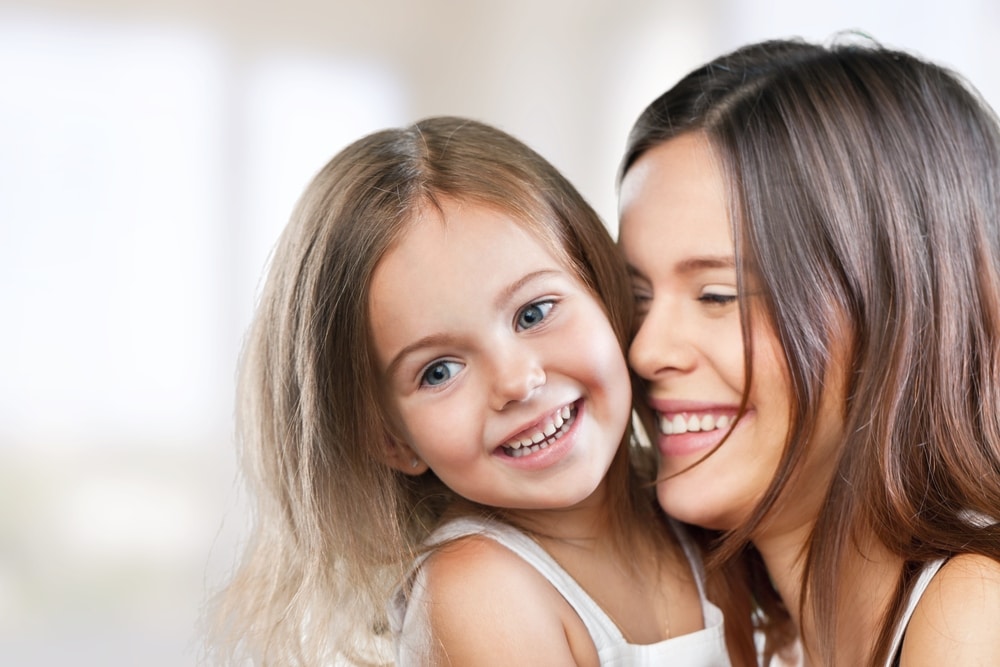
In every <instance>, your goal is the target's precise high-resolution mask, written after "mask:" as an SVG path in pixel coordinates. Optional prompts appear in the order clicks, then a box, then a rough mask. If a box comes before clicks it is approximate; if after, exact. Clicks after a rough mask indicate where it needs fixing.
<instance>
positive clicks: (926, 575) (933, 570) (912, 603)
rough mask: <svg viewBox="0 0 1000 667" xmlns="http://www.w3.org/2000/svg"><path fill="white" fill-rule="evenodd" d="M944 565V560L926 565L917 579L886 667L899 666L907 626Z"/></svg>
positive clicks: (895, 633)
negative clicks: (925, 592)
mask: <svg viewBox="0 0 1000 667" xmlns="http://www.w3.org/2000/svg"><path fill="white" fill-rule="evenodd" d="M942 565H944V559H941V560H935V561H931V562H930V563H927V564H926V565H924V570H923V572H921V573H920V575H919V576H918V577H917V581H916V583H915V584H914V585H913V590H911V591H910V599H909V600H908V601H907V603H906V610H905V611H904V612H903V615H902V616H901V617H900V619H899V624H898V625H897V626H896V631H895V632H894V633H893V635H892V644H891V646H892V650H890V651H889V658H888V660H886V662H885V667H893V665H895V664H897V661H898V660H899V653H900V650H901V649H902V648H903V636H904V635H905V634H906V626H907V625H909V624H910V618H911V617H912V616H913V611H914V610H915V609H916V608H917V604H919V603H920V598H921V597H923V594H924V591H926V590H927V586H928V584H930V583H931V579H933V578H934V575H935V574H937V573H938V570H940V569H941V566H942Z"/></svg>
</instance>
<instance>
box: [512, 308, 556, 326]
mask: <svg viewBox="0 0 1000 667" xmlns="http://www.w3.org/2000/svg"><path fill="white" fill-rule="evenodd" d="M553 306H555V302H553V301H538V302H536V303H532V304H529V305H527V306H525V307H524V308H522V309H521V311H520V312H519V313H518V314H517V329H518V331H523V330H524V329H530V328H532V327H534V326H536V325H538V323H539V322H541V321H542V320H544V319H545V317H546V316H547V315H548V314H549V311H551V310H552V307H553Z"/></svg>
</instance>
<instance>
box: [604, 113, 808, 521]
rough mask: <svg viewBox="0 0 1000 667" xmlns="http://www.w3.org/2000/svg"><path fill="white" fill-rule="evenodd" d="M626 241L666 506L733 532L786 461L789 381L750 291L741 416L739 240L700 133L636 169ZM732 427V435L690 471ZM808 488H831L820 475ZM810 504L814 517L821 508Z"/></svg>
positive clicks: (630, 182)
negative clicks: (749, 370)
mask: <svg viewBox="0 0 1000 667" xmlns="http://www.w3.org/2000/svg"><path fill="white" fill-rule="evenodd" d="M619 239H620V241H619V242H620V246H621V248H622V250H623V252H624V254H625V257H626V259H627V261H628V263H629V266H630V270H631V273H632V283H633V291H634V294H635V297H636V304H637V313H638V322H637V325H638V330H637V332H636V334H635V338H634V339H633V341H632V345H631V348H630V350H629V362H630V363H631V365H632V368H633V369H634V370H635V372H636V373H637V374H638V375H639V376H641V377H642V378H643V379H644V380H645V386H646V391H647V395H646V398H647V400H648V403H649V405H650V406H651V408H652V410H653V413H654V415H655V421H656V424H655V427H656V432H655V433H654V434H651V435H653V436H654V437H653V440H654V442H655V443H656V445H657V446H658V449H659V452H660V454H661V459H660V478H661V481H660V482H659V484H658V486H657V494H658V497H659V500H660V504H661V505H662V506H663V508H664V510H666V512H667V513H669V514H671V515H673V516H675V517H677V518H678V519H681V520H682V521H686V522H689V523H693V524H697V525H701V526H705V527H709V528H716V529H730V528H735V527H737V526H739V525H740V524H741V523H742V522H743V521H744V520H745V519H746V518H747V517H748V515H749V512H750V511H751V510H752V509H753V508H754V506H755V505H756V504H757V502H758V501H759V500H760V499H761V497H762V495H763V493H764V491H765V490H766V489H767V488H768V486H769V485H770V483H771V480H772V479H773V477H774V474H775V471H776V469H777V466H778V462H779V460H780V459H781V455H782V452H783V448H784V444H785V440H786V437H787V434H788V429H789V420H790V409H791V403H790V400H789V399H790V385H789V380H788V374H787V368H786V364H785V361H784V357H783V354H782V350H781V347H780V344H779V342H778V340H777V337H776V336H775V334H774V331H773V330H772V328H771V327H770V326H769V325H768V324H767V323H766V318H765V317H764V316H763V314H762V313H760V311H759V309H758V308H757V307H756V304H755V303H754V302H753V299H754V296H753V289H754V288H753V285H748V286H746V292H747V293H748V294H745V295H744V296H743V298H749V299H751V302H750V303H748V304H747V306H748V307H749V310H750V311H751V313H760V314H759V315H752V316H751V322H750V327H749V331H750V335H751V338H752V342H753V345H752V347H753V353H752V354H753V358H752V364H753V375H752V381H751V383H750V387H749V392H748V397H747V404H746V410H745V412H744V414H743V415H742V416H741V417H740V418H739V419H738V420H737V419H736V417H737V413H738V411H739V406H740V402H741V400H742V397H743V393H744V388H745V385H746V377H745V369H744V345H743V337H742V336H743V335H742V328H741V321H740V310H739V304H738V298H740V297H739V296H738V293H737V279H736V278H737V276H736V265H735V256H734V244H733V238H732V235H731V231H730V224H729V208H728V204H727V198H726V190H725V185H724V181H723V176H722V172H721V171H720V169H719V166H718V164H717V163H716V161H715V158H714V155H713V152H712V149H711V146H710V144H709V143H708V141H707V139H706V138H705V137H704V136H703V135H701V134H697V133H691V134H686V135H681V136H679V137H677V138H674V139H671V140H669V141H667V142H666V143H663V144H661V145H659V146H657V147H655V148H652V149H650V150H649V151H647V152H646V153H645V154H644V155H643V156H642V157H640V158H639V160H638V161H636V163H635V164H634V165H633V166H632V167H631V168H630V169H629V171H628V173H627V174H626V176H625V178H624V180H623V181H622V187H621V201H620V232H619ZM734 421H735V425H734ZM730 428H731V429H732V433H731V435H730V436H729V438H728V440H726V442H725V443H724V444H723V445H722V446H721V447H720V448H719V449H718V450H717V451H715V452H714V453H712V454H711V456H709V457H708V458H707V459H706V460H704V461H703V462H701V463H699V464H698V465H694V464H695V463H696V462H698V461H699V460H700V459H701V458H702V457H704V456H705V455H706V454H708V453H709V452H711V451H712V449H713V448H714V447H716V446H717V445H718V444H719V442H720V441H721V440H722V439H723V437H725V435H726V433H727V432H729V430H730ZM809 467H811V466H809ZM812 484H813V486H816V487H821V488H825V484H823V483H822V480H818V479H813V480H812ZM803 486H806V485H803ZM806 493H811V494H812V495H816V493H817V492H816V491H812V492H809V491H808V490H807V491H806ZM808 505H809V506H810V509H809V510H807V511H806V514H807V515H811V514H813V508H814V507H815V503H808ZM800 506H801V507H803V508H805V506H806V504H802V505H800ZM793 513H794V512H793Z"/></svg>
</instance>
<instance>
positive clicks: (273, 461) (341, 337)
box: [218, 117, 651, 665]
mask: <svg viewBox="0 0 1000 667" xmlns="http://www.w3.org/2000/svg"><path fill="white" fill-rule="evenodd" d="M442 197H448V198H452V199H455V200H459V201H463V202H472V203H476V204H480V205H485V206H489V207H492V208H494V209H497V210H500V211H503V212H506V213H509V214H510V216H511V217H512V218H514V219H515V220H517V221H519V222H523V223H524V224H525V225H527V226H528V227H529V228H530V229H531V230H533V232H534V233H536V234H537V235H538V237H539V238H541V239H542V240H543V242H545V243H547V244H549V246H550V247H551V248H552V249H553V250H554V251H555V252H557V253H558V255H557V256H560V257H562V258H564V259H565V261H566V262H567V264H568V265H569V266H571V267H572V268H573V270H574V271H575V273H576V274H577V275H578V276H579V278H580V279H581V280H582V281H583V282H584V283H585V284H586V285H587V286H588V287H589V288H590V289H591V290H592V291H593V293H594V294H595V296H596V298H597V299H598V300H599V301H600V302H601V303H602V304H603V306H604V308H605V311H606V313H607V316H608V318H609V320H610V322H611V324H612V327H613V328H614V330H615V332H616V334H617V336H618V339H619V342H620V344H621V345H622V349H623V350H624V346H625V345H626V343H627V336H628V330H629V327H630V318H631V310H630V308H631V306H630V302H631V299H630V298H629V296H628V295H629V288H628V279H627V274H626V272H625V268H624V264H623V262H622V260H621V258H620V257H619V254H618V252H617V249H616V248H615V246H614V243H613V241H612V239H611V237H610V235H609V233H608V231H607V229H606V228H605V227H604V225H603V223H602V222H601V220H600V219H599V218H598V216H597V215H596V213H594V211H593V210H592V209H591V208H590V206H588V205H587V204H586V202H585V201H584V200H583V199H582V197H581V196H580V195H579V194H578V193H577V191H576V190H575V189H574V188H573V187H572V186H571V185H570V183H569V182H568V181H567V180H566V179H565V178H563V177H562V176H561V175H560V174H559V173H558V172H557V171H556V170H555V169H554V168H553V167H552V166H551V165H550V164H549V163H548V162H546V161H545V160H544V159H543V158H542V157H540V156H539V155H538V154H537V153H535V152H534V151H532V150H531V149H529V148H528V147H527V146H525V145H524V144H523V143H521V142H519V141H517V140H516V139H514V138H513V137H511V136H509V135H507V134H505V133H503V132H501V131H499V130H497V129H494V128H492V127H489V126H486V125H483V124H481V123H478V122H474V121H471V120H465V119H460V118H447V117H442V118H431V119H427V120H423V121H421V122H418V123H416V124H415V125H413V126H411V127H408V128H404V129H391V130H385V131H381V132H377V133H375V134H372V135H370V136H367V137H364V138H362V139H360V140H358V141H357V142H355V143H354V144H352V145H350V146H348V147H347V148H345V149H344V150H343V151H341V152H340V153H339V154H338V155H337V156H335V157H334V158H333V159H332V160H331V161H330V162H329V163H328V164H327V165H326V166H325V167H324V168H323V169H322V170H321V171H320V172H319V174H318V175H317V176H316V177H315V179H314V180H313V181H312V183H311V184H310V185H309V187H308V188H307V189H306V191H305V193H304V194H303V196H302V198H301V200H300V201H299V203H298V205H297V208H296V210H295V212H294V214H293V215H292V219H291V221H290V223H289V225H288V227H287V228H286V229H285V231H284V233H283V234H282V236H281V239H280V242H279V245H278V247H277V250H276V252H275V255H274V258H273V261H272V265H271V268H270V272H269V275H268V278H267V282H266V284H265V286H264V290H263V293H262V296H261V300H260V304H259V307H258V310H257V313H256V318H255V320H254V323H253V325H252V327H251V329H250V332H249V336H248V339H247V341H246V346H245V350H244V357H243V366H242V374H241V379H240V392H239V394H240V404H239V411H238V415H239V426H240V436H241V443H242V451H243V463H244V468H245V474H246V477H247V480H248V482H249V484H250V487H251V492H252V494H253V496H252V497H253V498H254V499H255V500H256V514H255V523H254V528H253V533H252V540H251V542H250V544H249V545H248V548H247V550H246V554H245V557H244V561H243V563H242V565H241V567H240V568H239V570H238V572H237V573H236V576H235V578H234V580H233V581H232V583H231V584H230V586H229V587H228V589H227V590H226V591H224V592H223V594H222V595H221V597H220V598H219V608H218V617H219V619H220V623H221V630H220V634H221V635H222V638H221V641H220V643H221V644H224V645H225V644H227V643H228V646H223V648H222V649H221V650H222V651H223V652H224V653H226V656H224V657H228V658H239V657H241V656H249V657H251V658H252V659H253V661H254V662H255V663H261V664H282V665H291V664H301V665H315V664H327V663H331V664H332V662H334V657H335V656H336V657H339V658H340V659H344V658H346V659H349V660H351V661H353V662H360V663H364V662H379V661H382V660H384V658H382V657H380V655H379V654H378V651H374V652H373V646H374V644H373V643H372V642H373V641H375V640H376V638H377V637H378V635H379V633H380V632H382V631H384V629H385V618H384V611H383V610H384V608H385V605H386V602H387V600H388V597H389V594H390V592H391V589H392V587H393V586H394V585H395V584H397V583H398V582H399V581H400V580H401V578H402V576H403V575H404V573H405V571H406V569H407V568H408V566H409V565H410V563H411V561H412V559H413V557H414V554H415V553H416V552H417V550H418V549H419V548H420V545H421V542H422V541H423V540H424V538H425V537H426V536H427V535H428V534H429V532H430V531H431V530H432V529H433V528H434V527H435V525H436V524H437V522H438V520H439V519H440V517H441V515H442V512H443V511H444V509H445V508H446V507H448V506H449V504H450V503H451V501H452V500H453V499H454V497H453V494H452V492H451V491H449V490H448V489H447V488H446V487H445V486H444V485H443V484H442V483H441V482H440V481H439V480H438V479H437V478H436V477H435V475H434V474H433V472H427V473H425V474H423V475H420V476H409V475H405V474H402V473H400V472H397V471H395V470H393V469H391V468H390V467H389V466H388V465H386V464H385V463H384V450H385V447H386V438H387V432H388V431H387V424H388V422H387V418H386V415H385V413H384V409H383V408H382V405H383V403H384V401H383V398H382V395H381V393H380V378H379V374H378V372H377V371H376V367H375V361H374V353H373V350H372V346H371V342H370V333H371V332H370V330H369V317H368V308H369V290H370V285H371V279H372V274H373V271H374V270H375V267H376V266H377V265H378V263H379V261H380V259H381V258H382V257H383V256H384V254H385V253H386V252H387V250H388V249H390V248H391V247H392V245H393V243H394V242H395V241H396V240H397V239H398V238H400V236H401V235H402V234H403V233H405V231H406V229H407V226H408V224H410V222H411V220H412V219H413V218H414V216H415V215H416V214H417V213H418V212H419V211H420V210H421V208H422V207H426V206H428V205H430V206H434V205H435V202H436V200H437V199H439V198H442ZM458 278H459V279H460V277H458ZM628 440H629V434H628V433H626V434H624V436H623V442H627V441H628ZM628 459H629V447H625V446H622V447H620V449H619V452H618V455H617V456H616V458H615V461H614V463H613V464H612V467H611V470H610V472H609V479H610V482H609V484H610V489H611V493H610V495H611V497H612V499H614V502H617V503H618V504H619V506H618V507H613V508H612V513H613V516H614V518H615V519H618V518H619V516H620V514H622V513H628V514H629V515H634V512H636V511H637V508H639V507H641V500H640V499H639V490H638V489H639V485H638V484H637V483H636V481H635V480H634V479H633V477H632V474H633V473H632V469H631V467H630V466H629V462H628ZM647 504H649V503H647ZM649 511H650V512H651V510H649ZM633 521H634V520H633ZM615 525H627V522H618V521H616V522H615ZM382 655H384V654H382Z"/></svg>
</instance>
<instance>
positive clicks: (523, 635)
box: [419, 535, 589, 665]
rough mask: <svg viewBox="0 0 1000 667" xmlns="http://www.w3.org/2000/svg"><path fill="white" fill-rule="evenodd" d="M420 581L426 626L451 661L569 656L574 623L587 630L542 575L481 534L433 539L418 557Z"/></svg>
mask: <svg viewBox="0 0 1000 667" xmlns="http://www.w3.org/2000/svg"><path fill="white" fill-rule="evenodd" d="M421 585H422V587H423V590H421V591H420V592H419V597H420V598H421V601H422V603H423V604H424V605H426V607H425V609H426V614H427V620H428V622H429V625H430V630H431V633H432V634H433V636H434V638H435V641H436V643H437V644H438V645H439V646H440V647H441V649H442V650H443V651H445V652H446V653H447V655H448V657H449V659H450V660H451V663H452V664H463V665H465V664H469V665H472V664H476V665H479V664H488V663H487V662H484V660H487V656H489V658H488V660H489V661H493V660H496V661H497V663H496V664H503V663H502V662H501V661H500V659H501V658H504V660H506V664H532V663H533V662H535V661H537V660H538V659H539V658H543V659H544V660H545V661H546V664H561V663H562V662H563V660H566V661H567V662H566V663H565V664H573V663H572V662H569V660H572V654H571V653H570V644H571V643H572V639H573V636H579V632H580V631H581V630H582V632H583V636H584V637H588V638H589V634H588V633H587V631H586V628H585V627H583V624H582V622H581V621H580V620H579V617H578V616H577V615H576V614H575V612H573V610H572V607H570V606H569V604H568V603H567V602H566V601H565V599H563V598H562V596H561V595H560V594H559V592H558V591H557V590H556V589H555V588H554V587H553V586H552V585H551V584H550V583H549V582H548V580H547V579H546V578H545V577H544V575H542V574H541V573H540V572H539V571H538V570H537V569H535V568H534V567H533V566H532V565H531V564H530V563H528V562H526V561H525V560H524V559H522V558H521V557H520V556H518V555H517V554H516V553H514V552H513V551H511V550H510V549H508V548H507V547H505V546H504V545H503V544H501V543H499V542H497V541H496V540H494V539H491V538H490V537H487V536H484V535H468V536H465V537H461V538H458V539H455V540H452V541H450V542H448V543H446V544H442V545H440V546H438V547H437V548H436V549H435V550H434V552H433V553H432V554H431V555H430V556H428V558H427V560H426V561H425V562H424V565H423V576H422V577H421ZM577 626H579V627H577ZM567 634H569V635H570V637H569V638H570V640H571V641H570V642H567V641H566V640H567ZM549 660H552V661H553V662H551V663H549V662H548V661H549Z"/></svg>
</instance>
